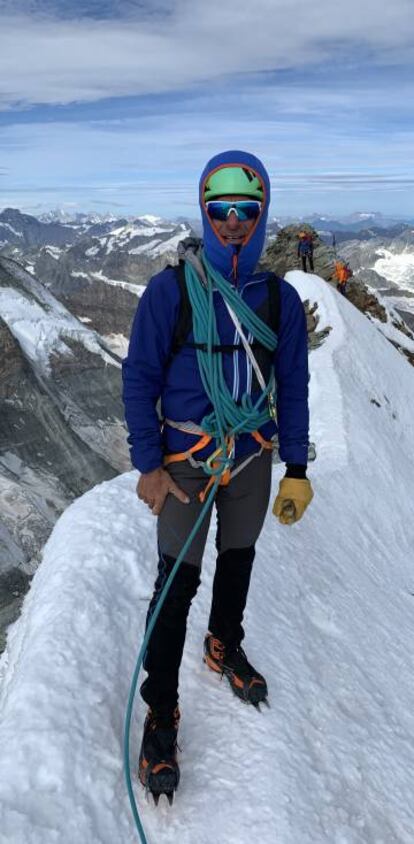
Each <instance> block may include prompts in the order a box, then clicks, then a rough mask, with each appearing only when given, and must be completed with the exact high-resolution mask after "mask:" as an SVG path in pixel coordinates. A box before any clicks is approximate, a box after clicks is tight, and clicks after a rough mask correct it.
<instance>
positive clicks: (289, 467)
mask: <svg viewBox="0 0 414 844" xmlns="http://www.w3.org/2000/svg"><path fill="white" fill-rule="evenodd" d="M307 468H308V467H307V464H305V465H304V466H303V465H302V464H301V463H286V472H285V478H298V479H299V480H300V479H302V478H304V479H306V469H307Z"/></svg>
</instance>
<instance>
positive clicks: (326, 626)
mask: <svg viewBox="0 0 414 844" xmlns="http://www.w3.org/2000/svg"><path fill="white" fill-rule="evenodd" d="M288 280H289V281H290V283H292V284H293V285H294V286H295V287H296V288H297V289H298V290H299V292H300V295H301V296H302V298H305V297H306V298H311V299H312V298H313V299H316V300H317V301H318V303H319V313H320V314H321V320H320V325H321V327H322V328H323V327H326V325H327V324H329V325H331V327H332V330H331V332H330V334H329V336H328V338H327V339H326V341H325V343H324V345H323V346H322V347H321V348H319V349H318V350H317V351H316V352H312V354H311V355H310V366H311V373H312V377H311V381H310V402H311V418H312V427H311V438H312V439H313V440H315V441H316V443H317V448H318V460H317V461H316V463H315V464H314V465H312V467H311V468H310V470H309V475H310V476H311V478H312V483H313V486H314V490H315V498H314V501H313V502H312V505H311V507H310V508H309V510H308V511H307V513H306V514H305V517H304V519H303V520H302V522H300V523H299V524H298V525H294V526H293V527H290V528H287V527H283V526H281V525H279V523H278V522H277V521H276V520H275V519H274V517H273V516H272V514H271V511H270V510H269V513H268V516H267V519H266V522H265V525H264V529H263V533H262V536H261V538H260V540H259V543H258V546H257V557H256V562H255V568H254V572H253V579H252V586H251V593H250V597H249V604H248V609H247V613H246V642H245V645H246V650H247V652H248V654H249V657H250V658H251V660H252V661H253V663H255V664H257V666H258V668H259V670H261V671H263V673H264V674H265V675H266V677H267V679H268V683H269V690H270V702H271V709H269V710H267V711H266V712H265V713H264V714H263V715H260V716H259V715H258V713H257V712H256V711H254V710H252V709H250V708H248V707H245V706H243V705H242V704H241V703H240V702H239V701H238V700H236V698H235V697H234V696H233V695H232V694H231V691H230V689H229V688H228V686H227V685H226V684H225V683H222V682H220V679H219V678H218V677H217V676H215V675H213V674H212V673H210V672H208V669H207V668H206V667H205V666H204V665H203V663H202V660H201V648H202V639H203V634H204V631H205V628H206V624H207V618H208V611H209V601H210V596H211V583H212V577H213V572H214V557H215V549H214V526H213V525H212V526H211V529H210V533H209V537H208V543H207V550H206V556H205V564H204V568H203V577H202V585H201V588H200V592H199V594H198V596H197V599H196V600H195V601H194V604H193V607H192V610H191V616H190V623H189V633H188V637H187V642H186V648H185V654H184V661H183V666H182V672H181V698H180V705H181V710H182V727H181V729H180V746H181V747H182V749H183V752H182V754H181V757H180V761H181V769H182V779H181V784H180V790H179V792H178V794H177V797H176V801H175V804H174V807H173V809H172V810H171V809H169V808H168V807H166V806H164V805H161V804H160V806H159V808H158V810H154V808H153V807H152V806H150V805H146V803H145V800H144V799H143V794H142V791H141V789H140V788H139V787H138V785H137V794H138V801H139V805H140V810H141V813H142V819H143V823H144V825H145V829H146V830H147V834H148V839H149V841H150V842H153V841H154V842H155V841H165V842H168V844H172V842H174V844H175V842H178V841H179V842H180V844H195V842H197V844H213V842H220V844H251V840H252V832H253V830H254V838H255V839H257V840H258V841H260V842H261V844H275V842H276V841H277V842H280V844H299V842H300V844H412V841H413V839H414V834H413V831H414V808H413V803H412V793H413V787H414V774H413V771H414V744H413V742H412V740H411V736H412V735H413V733H414V705H413V704H414V680H413V677H414V657H413V650H412V642H413V637H414V604H413V601H414V599H413V597H412V594H413V592H414V576H413V571H412V547H413V543H414V528H413V520H412V495H411V494H410V490H411V491H412V478H413V476H414V422H413V418H412V408H411V405H410V403H409V402H408V401H407V396H410V395H412V393H413V388H414V372H413V369H412V367H410V365H409V364H408V363H407V362H406V361H405V360H404V358H403V357H402V356H401V355H400V354H399V353H398V352H397V351H396V350H395V349H394V348H393V347H392V346H391V345H390V343H389V342H388V341H387V340H386V339H385V338H384V337H383V336H382V335H381V334H380V333H379V332H378V330H377V329H376V327H375V326H374V325H373V324H372V323H371V322H370V321H369V320H367V319H366V317H365V316H363V315H362V314H360V313H359V312H358V311H357V310H356V309H355V308H353V307H352V306H351V305H350V303H349V302H347V301H346V300H345V299H343V298H341V297H339V296H338V295H337V294H336V292H335V291H334V290H333V289H332V288H331V287H329V286H328V285H327V284H326V283H325V282H323V281H322V280H321V279H319V278H318V277H316V276H311V275H307V276H305V275H303V274H302V273H299V272H294V273H290V274H289V279H288ZM282 472H283V470H282V468H281V467H275V469H274V478H273V490H272V494H273V495H275V494H276V491H277V485H278V481H279V478H280V476H281V474H282ZM136 481H137V473H136V472H128V473H126V474H123V475H121V476H119V477H118V478H116V479H114V480H112V481H109V482H106V483H103V484H100V485H99V486H97V487H95V488H94V489H92V490H91V491H90V492H88V493H87V494H86V495H84V496H82V497H81V498H80V499H78V500H77V501H76V502H75V503H74V504H72V505H71V506H70V507H69V508H68V509H67V510H66V511H65V513H64V514H63V516H62V517H61V518H60V520H59V522H58V523H57V525H56V527H55V529H54V531H53V533H52V535H51V537H50V539H49V541H48V543H47V545H46V547H45V550H44V560H43V563H42V565H41V566H40V568H39V569H38V571H37V573H36V575H35V577H34V580H33V585H32V588H31V590H30V593H29V595H28V597H27V599H26V601H25V605H24V608H23V613H22V616H21V618H20V619H19V621H18V622H17V623H16V624H15V625H14V626H13V628H12V630H11V632H10V636H9V642H8V648H7V652H6V654H5V656H4V658H3V661H2V663H1V670H2V675H3V679H2V683H1V686H0V800H1V803H2V806H3V810H2V824H1V835H3V836H4V841H6V840H7V841H8V842H13V844H55V842H56V844H57V842H59V844H73V842H78V841H79V842H80V841H82V842H83V844H114V842H115V841H122V844H135V842H136V841H137V836H136V833H135V830H134V828H133V823H132V818H131V815H130V810H129V805H128V801H127V797H126V792H125V787H124V781H123V774H122V732H123V719H124V711H125V706H126V701H127V694H128V687H129V682H130V679H131V675H132V670H133V666H134V662H135V659H136V655H137V652H138V648H139V645H140V641H141V639H142V635H143V630H144V623H145V614H146V610H147V603H148V600H149V598H150V595H151V593H152V585H153V580H154V575H155V571H154V568H155V564H154V561H155V548H156V536H155V520H154V519H153V517H152V516H151V515H150V513H149V511H148V510H147V509H146V507H145V505H144V504H143V503H142V502H139V501H138V499H137V498H136V495H135V485H136ZM143 717H144V709H143V706H142V705H141V703H140V702H139V700H138V701H137V706H136V711H135V717H134V723H133V731H132V759H133V763H134V765H136V764H137V757H138V747H139V738H140V731H141V728H142V722H143ZM212 806H214V812H212V810H211V807H212ZM235 818H236V819H237V822H235Z"/></svg>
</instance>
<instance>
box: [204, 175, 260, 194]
mask: <svg viewBox="0 0 414 844" xmlns="http://www.w3.org/2000/svg"><path fill="white" fill-rule="evenodd" d="M231 194H236V195H237V194H239V195H241V196H251V197H252V199H259V200H260V202H263V187H262V184H261V182H260V180H259V179H258V178H257V176H256V173H255V172H254V170H249V168H248V167H220V170H216V171H215V172H214V173H212V174H211V176H208V178H207V181H206V186H205V189H204V199H205V201H206V202H208V200H209V199H215V197H217V196H230V195H231Z"/></svg>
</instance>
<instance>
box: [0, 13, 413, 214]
mask: <svg viewBox="0 0 414 844" xmlns="http://www.w3.org/2000/svg"><path fill="white" fill-rule="evenodd" d="M413 54H414V15H413V11H412V0H394V2H393V4H392V5H391V4H390V3H388V4H385V3H384V2H382V4H381V0H375V2H374V0H364V2H363V3H362V2H361V0H347V2H343V0H339V2H337V3H336V4H334V3H332V0H314V2H313V3H309V2H308V0H255V2H254V3H249V4H247V3H244V4H243V3H242V0H227V2H226V3H225V2H223V0H209V2H208V3H206V2H205V0H191V2H190V0H155V2H153V3H151V4H149V3H147V2H143V0H141V2H139V0H89V2H84V3H81V2H73V0H66V1H65V0H60V2H53V0H0V208H1V207H4V206H8V205H11V206H14V207H19V208H21V209H22V210H27V211H29V212H32V213H36V212H40V211H43V210H46V209H49V208H55V207H64V208H66V209H68V210H73V211H77V210H87V211H89V210H92V211H93V210H94V211H97V212H99V211H102V212H103V211H106V210H110V211H115V212H116V213H119V214H134V213H137V214H144V213H153V214H161V215H165V216H178V215H185V216H195V215H196V214H197V183H198V177H199V173H200V172H201V170H202V168H203V166H204V164H205V162H206V160H208V158H209V157H211V156H212V155H214V154H215V153H217V152H219V151H220V150H221V149H229V148H241V149H248V150H251V151H252V152H254V153H255V154H256V155H258V156H259V157H260V158H262V160H263V162H264V163H265V165H266V166H267V168H268V170H269V173H270V177H271V183H272V197H273V199H272V206H271V213H272V215H274V216H279V215H287V214H297V215H300V216H302V215H304V216H306V214H310V213H311V212H314V211H318V212H320V213H330V214H347V213H350V212H353V211H356V210H363V211H367V210H376V211H382V212H383V213H389V214H393V215H412V214H413V213H414V203H413V200H412V197H413V192H414V167H413V159H414V156H413V150H414V117H413V108H412V103H413V101H414V97H413V94H414V90H413V89H414V73H413V69H414V67H413V65H414V62H413Z"/></svg>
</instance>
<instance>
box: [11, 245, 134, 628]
mask: <svg viewBox="0 0 414 844" xmlns="http://www.w3.org/2000/svg"><path fill="white" fill-rule="evenodd" d="M0 349H1V356H0V405H1V413H0V416H1V422H0V510H1V518H0V633H1V634H2V631H3V628H4V624H5V623H6V621H7V619H8V618H9V616H10V615H11V614H12V613H13V612H14V609H13V607H14V598H13V593H14V592H16V588H15V583H16V582H19V583H20V587H19V588H18V590H17V591H21V589H22V588H23V586H24V582H25V581H26V580H27V577H28V576H30V575H31V574H32V573H33V571H34V569H35V568H36V565H37V563H38V560H39V553H40V549H41V547H42V545H43V544H44V542H45V540H46V539H47V537H48V536H49V533H50V531H51V529H52V526H53V524H54V523H55V521H56V519H57V517H58V515H59V514H60V513H61V512H62V511H63V510H64V509H65V508H66V507H67V506H68V504H69V503H70V501H71V500H72V499H73V498H74V497H76V496H78V495H80V494H81V493H82V492H84V491H85V490H86V489H88V488H89V487H91V486H93V485H94V484H95V483H97V482H99V481H100V480H103V479H105V478H111V477H113V476H114V475H115V474H117V472H119V471H122V470H123V469H125V468H126V467H127V466H129V459H128V451H127V446H126V442H125V430H124V423H123V407H122V404H121V399H120V393H121V376H120V364H119V361H118V360H117V359H116V357H114V355H113V353H112V352H111V349H110V347H109V346H108V345H107V344H106V343H105V341H104V340H103V339H102V337H100V336H99V335H98V334H97V333H96V332H95V331H93V330H91V329H90V328H89V327H88V326H87V325H85V324H83V323H82V322H81V321H80V320H78V319H76V317H74V316H73V315H72V314H71V313H70V312H69V311H68V310H67V309H66V308H65V306H64V305H63V304H62V303H61V302H59V301H58V300H57V299H56V298H55V297H54V296H53V295H52V294H51V293H50V291H49V290H48V289H47V288H46V287H45V286H44V285H42V284H41V283H40V282H39V281H38V280H37V279H36V278H34V277H33V276H32V275H31V274H30V273H28V272H27V271H26V270H24V269H23V268H22V267H21V266H20V265H19V264H17V263H16V262H15V261H13V260H11V259H9V258H5V257H4V256H0ZM15 597H18V595H17V596H15Z"/></svg>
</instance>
